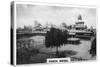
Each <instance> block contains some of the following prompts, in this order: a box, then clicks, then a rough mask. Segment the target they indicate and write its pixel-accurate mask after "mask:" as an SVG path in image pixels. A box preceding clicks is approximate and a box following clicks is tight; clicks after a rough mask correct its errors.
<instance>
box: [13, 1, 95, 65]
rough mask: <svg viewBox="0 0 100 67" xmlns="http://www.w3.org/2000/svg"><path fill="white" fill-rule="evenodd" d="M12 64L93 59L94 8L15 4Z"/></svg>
mask: <svg viewBox="0 0 100 67" xmlns="http://www.w3.org/2000/svg"><path fill="white" fill-rule="evenodd" d="M15 8H16V13H14V14H16V18H15V19H16V64H17V65H19V64H36V63H47V59H50V58H70V60H71V62H78V61H90V60H91V61H92V60H96V8H89V7H88V8H87V7H73V6H67V5H66V6H57V5H55V6H54V5H39V4H38V5H36V4H34V3H33V4H21V3H19V4H18V3H17V4H16V7H15Z"/></svg>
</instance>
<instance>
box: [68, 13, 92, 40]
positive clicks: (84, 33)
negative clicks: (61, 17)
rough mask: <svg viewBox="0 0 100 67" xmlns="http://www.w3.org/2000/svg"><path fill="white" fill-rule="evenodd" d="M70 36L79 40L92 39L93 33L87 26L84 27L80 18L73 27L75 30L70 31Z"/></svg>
mask: <svg viewBox="0 0 100 67" xmlns="http://www.w3.org/2000/svg"><path fill="white" fill-rule="evenodd" d="M69 35H70V36H73V37H78V38H86V39H90V37H91V36H92V32H91V31H88V30H87V26H86V25H84V21H83V20H82V16H81V15H79V16H78V20H77V22H76V23H75V25H73V28H72V29H70V30H69Z"/></svg>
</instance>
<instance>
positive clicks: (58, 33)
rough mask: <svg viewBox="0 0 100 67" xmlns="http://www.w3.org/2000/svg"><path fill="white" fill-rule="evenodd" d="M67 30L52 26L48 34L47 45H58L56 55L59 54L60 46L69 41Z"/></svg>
mask: <svg viewBox="0 0 100 67" xmlns="http://www.w3.org/2000/svg"><path fill="white" fill-rule="evenodd" d="M67 33H68V32H67V31H62V30H60V29H56V28H51V30H50V31H48V32H47V34H46V39H45V45H46V47H47V48H49V47H56V56H59V55H58V48H59V47H60V46H61V45H63V44H65V43H66V42H67Z"/></svg>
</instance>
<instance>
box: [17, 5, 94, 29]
mask: <svg viewBox="0 0 100 67" xmlns="http://www.w3.org/2000/svg"><path fill="white" fill-rule="evenodd" d="M79 14H80V15H81V16H82V20H83V21H84V22H85V25H87V26H88V27H91V26H93V27H96V9H95V8H82V7H67V6H66V7H65V6H64V7H62V6H47V5H31V4H17V5H16V23H17V28H18V27H24V26H34V22H35V21H38V22H39V23H41V24H42V25H45V24H46V23H51V24H55V25H60V24H61V23H62V22H65V23H66V24H67V25H71V24H75V22H77V18H78V16H79Z"/></svg>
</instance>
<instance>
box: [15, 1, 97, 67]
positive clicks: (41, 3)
mask: <svg viewBox="0 0 100 67" xmlns="http://www.w3.org/2000/svg"><path fill="white" fill-rule="evenodd" d="M17 4H25V5H28V4H31V5H45V6H59V7H76V8H78V7H80V8H95V9H96V33H97V31H98V30H97V20H98V19H97V8H98V7H97V6H95V5H91V6H89V5H75V4H74V5H72V4H65V3H47V2H34V1H14V66H16V65H17V64H16V60H17V59H16V5H17ZM96 36H97V35H96ZM85 62H86V61H85ZM36 64H46V63H36ZM21 65H33V64H21ZM17 66H19V65H17Z"/></svg>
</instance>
